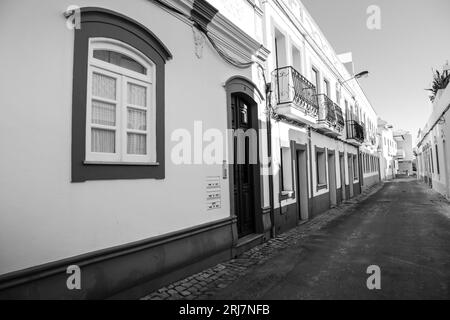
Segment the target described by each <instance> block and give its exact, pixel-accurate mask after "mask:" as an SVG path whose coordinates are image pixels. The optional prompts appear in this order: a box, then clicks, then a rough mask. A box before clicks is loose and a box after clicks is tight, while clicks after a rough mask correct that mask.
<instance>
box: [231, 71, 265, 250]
mask: <svg viewBox="0 0 450 320" xmlns="http://www.w3.org/2000/svg"><path fill="white" fill-rule="evenodd" d="M224 87H225V90H226V94H227V105H226V107H227V129H228V130H229V129H232V128H233V125H232V120H233V115H232V113H231V110H232V107H231V104H232V103H233V98H234V97H235V96H238V97H239V98H241V99H242V100H243V101H244V102H245V103H246V104H247V105H248V107H249V108H250V112H251V116H250V120H251V128H253V129H255V130H257V132H258V134H257V140H258V146H257V150H258V157H257V158H258V164H256V165H254V166H253V199H254V206H253V207H254V211H255V212H254V224H255V226H254V230H255V233H264V223H263V215H262V203H263V201H262V195H263V194H264V192H263V190H261V188H262V187H263V180H262V178H263V177H262V176H261V173H260V167H261V163H260V152H261V150H260V146H261V142H260V138H261V137H260V135H259V128H261V127H262V126H261V120H260V119H259V117H258V108H259V106H261V105H263V104H264V96H263V95H262V93H261V91H260V90H259V89H258V88H257V86H256V85H255V84H253V82H251V81H250V80H249V79H247V78H245V77H242V76H234V77H231V78H230V79H228V80H227V82H226V83H225V85H224ZM230 147H231V148H234V139H232V141H228V145H227V148H230ZM227 164H228V165H227V169H228V185H229V197H230V216H231V217H232V218H233V239H234V243H233V244H234V245H235V244H236V243H237V240H238V238H239V237H238V228H237V219H238V217H237V215H236V208H235V207H234V191H233V190H234V175H233V169H234V167H233V166H234V164H232V163H230V162H229V161H228V159H227Z"/></svg>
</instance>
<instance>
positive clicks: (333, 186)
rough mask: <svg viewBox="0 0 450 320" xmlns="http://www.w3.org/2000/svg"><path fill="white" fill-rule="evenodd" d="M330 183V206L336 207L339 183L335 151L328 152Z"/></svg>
mask: <svg viewBox="0 0 450 320" xmlns="http://www.w3.org/2000/svg"><path fill="white" fill-rule="evenodd" d="M328 181H329V182H330V183H329V194H330V206H331V207H335V206H336V205H337V183H336V156H335V151H334V150H332V151H330V150H328Z"/></svg>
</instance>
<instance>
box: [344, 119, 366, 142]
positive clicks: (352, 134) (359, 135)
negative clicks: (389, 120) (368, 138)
mask: <svg viewBox="0 0 450 320" xmlns="http://www.w3.org/2000/svg"><path fill="white" fill-rule="evenodd" d="M347 139H348V140H350V139H354V140H356V141H358V142H360V143H362V142H364V128H363V126H362V125H360V124H359V123H358V122H357V121H355V120H348V121H347Z"/></svg>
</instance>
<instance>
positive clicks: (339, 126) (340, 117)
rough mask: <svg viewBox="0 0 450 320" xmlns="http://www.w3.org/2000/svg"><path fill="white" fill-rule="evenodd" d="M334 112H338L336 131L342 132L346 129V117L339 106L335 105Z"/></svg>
mask: <svg viewBox="0 0 450 320" xmlns="http://www.w3.org/2000/svg"><path fill="white" fill-rule="evenodd" d="M334 110H335V112H336V129H337V130H338V131H339V132H342V131H343V130H344V127H345V121H344V115H343V113H342V109H341V107H339V106H338V105H337V104H335V105H334Z"/></svg>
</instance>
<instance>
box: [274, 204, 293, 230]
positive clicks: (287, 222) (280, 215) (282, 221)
mask: <svg viewBox="0 0 450 320" xmlns="http://www.w3.org/2000/svg"><path fill="white" fill-rule="evenodd" d="M274 217H275V232H276V234H280V233H283V232H285V231H287V230H289V229H292V228H294V227H295V226H297V224H298V219H299V217H298V211H297V203H292V204H290V205H287V206H283V207H282V209H281V208H275V210H274Z"/></svg>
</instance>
